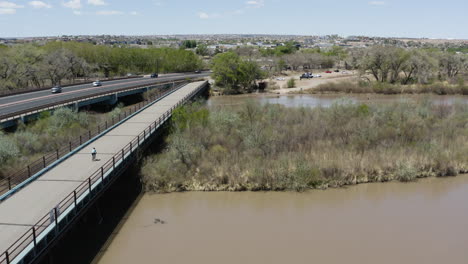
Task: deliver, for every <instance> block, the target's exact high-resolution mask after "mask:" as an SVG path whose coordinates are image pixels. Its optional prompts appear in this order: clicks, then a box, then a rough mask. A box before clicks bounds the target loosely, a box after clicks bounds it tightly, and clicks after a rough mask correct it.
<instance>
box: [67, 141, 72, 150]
mask: <svg viewBox="0 0 468 264" xmlns="http://www.w3.org/2000/svg"><path fill="white" fill-rule="evenodd" d="M68 144H69V145H70V151H72V147H71V141H70V142H68Z"/></svg>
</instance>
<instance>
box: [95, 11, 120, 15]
mask: <svg viewBox="0 0 468 264" xmlns="http://www.w3.org/2000/svg"><path fill="white" fill-rule="evenodd" d="M122 14H123V12H121V11H116V10H104V11H98V12H96V15H100V16H113V15H122Z"/></svg>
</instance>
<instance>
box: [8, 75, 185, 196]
mask: <svg viewBox="0 0 468 264" xmlns="http://www.w3.org/2000/svg"><path fill="white" fill-rule="evenodd" d="M172 83H174V85H178V86H180V85H183V84H184V83H186V81H176V82H167V83H161V84H158V85H155V86H161V87H164V86H165V85H168V84H172ZM145 87H148V86H145ZM175 88H176V86H174V87H172V88H171V89H170V90H168V91H166V92H162V93H158V94H156V95H154V96H152V97H151V98H149V100H146V101H143V102H140V103H139V104H137V105H135V106H134V107H133V108H130V109H129V110H127V111H124V112H123V113H120V114H119V116H118V118H112V119H110V120H106V121H105V122H104V123H102V124H100V125H98V126H97V128H96V129H95V130H88V132H86V133H84V134H82V135H80V136H79V137H78V138H76V139H75V140H72V141H69V142H68V144H66V145H65V146H63V147H61V148H59V149H56V150H55V151H53V152H50V153H47V154H45V155H43V156H42V157H41V158H39V159H37V160H36V161H34V162H32V163H30V164H29V165H27V166H26V167H24V168H23V169H21V170H19V171H16V172H15V173H13V174H11V175H10V176H8V177H6V178H3V179H0V195H1V194H3V193H5V192H7V191H9V190H11V189H13V188H14V187H15V186H17V185H18V184H20V183H22V182H24V181H25V180H27V179H29V178H30V177H32V176H33V175H34V174H36V173H38V172H39V171H41V170H42V169H44V168H46V167H47V166H49V165H50V164H52V163H53V162H55V161H57V160H58V159H60V158H62V157H64V156H65V155H67V154H68V153H69V152H71V151H72V150H73V149H75V148H76V147H78V146H81V145H82V144H83V143H85V142H86V141H88V140H90V139H92V138H93V137H95V136H97V135H99V134H100V133H101V132H102V131H104V130H106V129H107V128H109V127H112V126H113V125H115V124H117V123H119V122H120V121H121V120H123V119H125V118H127V116H129V115H131V114H133V113H135V112H136V111H138V110H140V109H141V108H142V107H144V106H146V105H148V104H149V103H151V102H153V101H154V100H157V99H159V98H161V97H163V96H165V95H166V94H167V93H170V92H172V91H174V89H175Z"/></svg>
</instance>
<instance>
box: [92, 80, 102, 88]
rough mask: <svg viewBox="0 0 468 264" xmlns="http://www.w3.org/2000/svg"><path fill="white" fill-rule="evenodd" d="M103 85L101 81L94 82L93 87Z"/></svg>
mask: <svg viewBox="0 0 468 264" xmlns="http://www.w3.org/2000/svg"><path fill="white" fill-rule="evenodd" d="M101 85H102V82H101V81H95V82H93V87H98V86H101Z"/></svg>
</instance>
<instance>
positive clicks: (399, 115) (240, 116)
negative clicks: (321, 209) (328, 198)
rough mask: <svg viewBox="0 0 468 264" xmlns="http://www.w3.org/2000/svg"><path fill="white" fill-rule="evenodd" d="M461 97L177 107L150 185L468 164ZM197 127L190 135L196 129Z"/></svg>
mask: <svg viewBox="0 0 468 264" xmlns="http://www.w3.org/2000/svg"><path fill="white" fill-rule="evenodd" d="M467 116H468V105H467V104H458V103H454V104H453V105H438V104H433V103H431V102H430V101H427V100H423V101H421V102H419V103H412V102H396V103H393V104H388V105H379V104H376V105H368V104H355V103H352V102H349V101H338V102H336V103H334V104H332V105H331V106H329V107H326V108H324V107H316V108H286V107H282V106H279V105H270V104H266V105H259V104H257V103H256V102H248V103H246V104H244V105H241V106H239V107H236V108H229V109H228V108H225V107H222V106H221V107H214V108H206V107H204V106H201V105H194V106H189V107H184V108H181V109H179V110H178V112H176V113H175V115H174V127H173V133H172V134H171V135H170V136H169V138H168V140H167V142H168V145H167V149H166V151H164V153H162V154H159V155H154V156H151V157H148V158H147V159H146V161H145V162H144V166H143V169H142V175H143V183H144V185H145V189H146V190H147V191H153V192H176V191H265V190H271V191H284V190H296V191H304V190H308V189H326V188H329V187H341V186H345V185H352V184H358V183H367V182H384V181H394V180H399V181H413V180H415V179H417V178H424V177H432V176H441V177H443V176H455V175H457V174H459V173H465V172H467V171H468V152H467V151H468V118H467ZM194 135H197V136H194Z"/></svg>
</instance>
